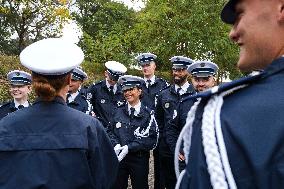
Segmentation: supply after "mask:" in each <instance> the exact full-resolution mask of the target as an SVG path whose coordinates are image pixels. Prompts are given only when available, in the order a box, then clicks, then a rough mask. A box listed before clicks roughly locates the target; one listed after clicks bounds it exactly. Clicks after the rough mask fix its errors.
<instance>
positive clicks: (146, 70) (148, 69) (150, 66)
mask: <svg viewBox="0 0 284 189" xmlns="http://www.w3.org/2000/svg"><path fill="white" fill-rule="evenodd" d="M141 67H142V72H143V75H144V77H147V78H149V77H152V76H153V75H154V74H155V70H156V64H155V62H153V61H151V62H149V63H147V64H144V65H142V66H141Z"/></svg>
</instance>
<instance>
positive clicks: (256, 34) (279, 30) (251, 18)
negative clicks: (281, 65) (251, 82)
mask: <svg viewBox="0 0 284 189" xmlns="http://www.w3.org/2000/svg"><path fill="white" fill-rule="evenodd" d="M282 4H283V1H282V3H281V1H279V0H239V1H238V3H237V5H236V7H235V10H236V13H237V19H236V21H235V23H234V25H233V28H232V29H231V32H230V35H229V36H230V38H231V39H232V40H233V41H234V42H235V43H236V44H237V45H239V47H240V54H239V61H238V67H239V68H240V70H242V71H252V70H258V69H263V68H265V67H266V66H267V65H268V64H270V63H271V62H272V60H274V59H275V58H277V57H279V56H281V55H282V54H283V50H284V49H283V48H284V44H283V43H284V40H283V37H282V36H283V5H282ZM281 16H282V17H281ZM280 21H281V22H280Z"/></svg>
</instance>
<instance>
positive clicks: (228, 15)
mask: <svg viewBox="0 0 284 189" xmlns="http://www.w3.org/2000/svg"><path fill="white" fill-rule="evenodd" d="M237 2H238V0H229V2H228V3H227V4H226V5H225V6H224V8H223V10H222V12H221V19H222V21H223V22H225V23H227V24H234V23H235V21H236V18H237V13H236V10H235V6H236V4H237Z"/></svg>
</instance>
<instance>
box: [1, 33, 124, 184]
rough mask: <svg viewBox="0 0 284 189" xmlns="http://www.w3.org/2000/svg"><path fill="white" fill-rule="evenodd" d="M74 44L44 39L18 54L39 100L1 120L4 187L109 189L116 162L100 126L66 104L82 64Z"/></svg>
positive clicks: (82, 55) (81, 56)
mask: <svg viewBox="0 0 284 189" xmlns="http://www.w3.org/2000/svg"><path fill="white" fill-rule="evenodd" d="M83 59H84V54H83V52H82V50H81V49H80V48H79V47H78V46H77V45H75V44H73V43H71V42H68V41H66V40H63V39H60V38H49V39H43V40H40V41H38V42H35V43H33V44H31V45H30V46H28V47H26V48H25V49H24V50H23V51H22V52H21V54H20V60H21V63H22V65H23V66H25V67H27V68H28V69H30V70H31V71H32V81H33V83H32V84H33V87H34V90H35V93H36V95H37V96H38V99H37V100H36V102H35V103H34V104H33V106H30V107H28V108H24V109H23V110H21V111H18V112H17V113H15V114H9V115H8V116H6V117H4V118H3V119H2V120H1V121H0V139H1V143H0V159H1V162H0V170H1V172H2V176H1V179H3V180H2V181H3V182H0V188H6V189H10V188H11V189H12V188H13V189H14V188H23V189H25V188H53V189H78V188H96V189H97V188H99V189H103V188H110V186H111V184H112V183H113V181H114V178H115V177H116V172H117V168H118V161H117V157H116V155H115V152H114V150H113V147H112V145H111V142H110V140H109V139H108V136H107V134H106V133H105V131H104V128H103V127H102V125H101V123H100V122H99V121H98V120H97V119H96V118H94V117H92V116H88V115H86V114H85V113H83V112H80V111H77V110H74V109H73V108H70V107H68V106H67V105H66V102H65V99H66V94H67V92H68V89H69V84H70V82H71V71H72V69H74V68H75V67H76V66H79V64H80V63H81V62H82V61H83Z"/></svg>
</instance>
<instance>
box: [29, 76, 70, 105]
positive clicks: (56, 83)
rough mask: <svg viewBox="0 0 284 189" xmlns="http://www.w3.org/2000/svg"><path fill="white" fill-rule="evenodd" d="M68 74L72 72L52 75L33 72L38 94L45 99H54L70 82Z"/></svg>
mask: <svg viewBox="0 0 284 189" xmlns="http://www.w3.org/2000/svg"><path fill="white" fill-rule="evenodd" d="M68 76H70V73H69V74H64V75H58V76H51V77H50V76H45V75H40V74H37V73H32V85H33V87H34V90H35V93H36V95H37V96H38V97H40V98H42V99H43V100H44V101H52V100H53V99H54V98H55V97H56V96H57V94H58V93H59V91H60V90H61V89H62V88H64V87H65V86H66V85H68V84H69V83H68Z"/></svg>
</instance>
